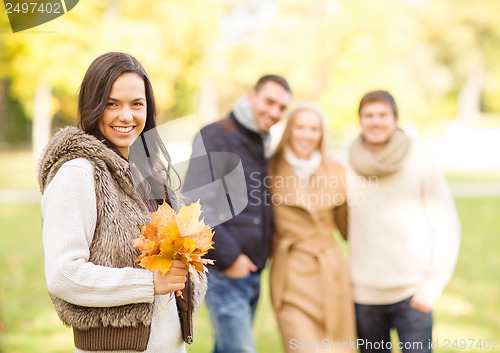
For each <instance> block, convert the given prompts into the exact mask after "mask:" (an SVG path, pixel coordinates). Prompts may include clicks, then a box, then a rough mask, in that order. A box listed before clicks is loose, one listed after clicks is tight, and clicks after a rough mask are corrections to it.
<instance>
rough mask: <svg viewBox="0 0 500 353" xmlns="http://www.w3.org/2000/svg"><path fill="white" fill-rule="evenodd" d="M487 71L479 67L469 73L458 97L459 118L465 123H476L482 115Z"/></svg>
mask: <svg viewBox="0 0 500 353" xmlns="http://www.w3.org/2000/svg"><path fill="white" fill-rule="evenodd" d="M484 76H485V70H484V68H483V66H481V65H478V66H476V67H474V68H472V70H470V71H469V74H468V76H467V79H466V80H465V82H464V84H463V86H462V88H461V89H460V94H459V96H458V118H459V119H460V120H461V121H463V122H474V121H476V120H477V119H478V118H479V115H480V113H481V107H480V104H481V94H482V92H483V84H484Z"/></svg>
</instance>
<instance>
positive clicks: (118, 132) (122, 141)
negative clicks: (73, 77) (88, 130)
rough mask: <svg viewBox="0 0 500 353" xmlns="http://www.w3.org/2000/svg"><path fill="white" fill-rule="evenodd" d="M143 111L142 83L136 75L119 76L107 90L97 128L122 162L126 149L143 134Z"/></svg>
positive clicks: (144, 112) (144, 99) (144, 98)
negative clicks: (107, 95) (106, 98)
mask: <svg viewBox="0 0 500 353" xmlns="http://www.w3.org/2000/svg"><path fill="white" fill-rule="evenodd" d="M146 108H147V103H146V90H145V86H144V80H143V79H142V78H141V77H140V76H139V75H138V74H136V73H125V74H123V75H121V76H119V77H118V78H117V79H116V81H115V83H114V84H113V87H112V88H111V91H110V93H109V97H108V102H107V104H106V108H105V109H104V113H103V114H102V116H101V117H100V118H99V121H98V123H97V127H98V129H99V131H100V132H101V134H102V135H103V136H104V137H105V138H106V139H108V140H109V141H110V142H111V143H112V144H113V145H114V146H115V147H116V149H117V150H118V151H119V152H120V153H121V154H123V156H125V157H126V158H128V150H129V147H130V146H131V145H132V143H133V142H134V141H135V139H136V138H137V137H139V135H140V134H141V132H142V130H144V126H145V124H146V118H147V112H146Z"/></svg>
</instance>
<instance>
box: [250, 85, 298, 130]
mask: <svg viewBox="0 0 500 353" xmlns="http://www.w3.org/2000/svg"><path fill="white" fill-rule="evenodd" d="M291 99H292V95H291V94H290V92H288V91H287V90H286V89H285V88H284V87H283V86H281V85H280V84H278V83H276V82H273V81H268V82H266V83H265V84H264V85H263V86H262V87H260V88H259V90H258V91H256V90H252V91H250V92H249V93H248V102H249V103H250V107H251V108H252V111H253V114H254V116H255V120H256V121H257V125H258V126H259V129H260V130H261V131H262V132H269V129H270V128H271V126H273V125H274V124H276V123H277V122H279V121H280V120H281V118H282V117H283V114H284V112H285V109H286V107H287V106H288V104H289V103H290V100H291Z"/></svg>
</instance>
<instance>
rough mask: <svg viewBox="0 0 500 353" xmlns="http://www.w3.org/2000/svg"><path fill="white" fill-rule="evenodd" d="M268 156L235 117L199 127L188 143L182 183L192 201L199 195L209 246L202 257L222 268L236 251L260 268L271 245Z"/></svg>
mask: <svg viewBox="0 0 500 353" xmlns="http://www.w3.org/2000/svg"><path fill="white" fill-rule="evenodd" d="M267 167H268V160H266V158H265V157H264V146H263V143H262V138H261V136H260V135H259V134H257V133H255V132H253V131H251V130H249V129H247V128H245V127H244V126H243V125H241V124H240V123H239V122H238V121H237V120H236V119H235V117H234V115H233V113H231V114H230V115H229V117H227V118H225V119H223V120H220V121H218V122H215V123H213V124H210V125H208V126H206V127H204V128H203V129H202V130H201V131H200V133H199V134H198V135H197V137H196V138H195V141H194V143H193V155H192V158H191V161H190V164H189V169H188V171H187V174H186V180H185V182H184V186H183V193H184V195H185V196H186V197H187V198H188V199H190V200H191V201H196V200H197V199H198V198H200V200H201V205H202V210H203V216H204V217H205V221H206V223H207V224H209V225H211V226H214V225H216V226H215V227H214V230H215V234H214V238H213V240H214V242H215V243H214V247H215V249H212V250H210V252H209V253H208V255H207V257H208V258H211V259H214V260H216V262H215V266H216V267H217V268H219V269H220V270H224V269H226V268H228V267H229V266H231V265H232V263H233V262H234V261H235V260H236V258H237V257H238V255H239V254H245V255H247V256H248V257H249V258H250V259H251V260H252V261H253V262H254V263H255V264H256V265H257V267H258V268H259V270H262V269H263V268H264V266H265V263H266V260H267V258H268V256H269V252H270V245H271V208H270V202H269V191H268V187H269V185H268V184H269V183H268V178H267Z"/></svg>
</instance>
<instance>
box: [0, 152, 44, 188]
mask: <svg viewBox="0 0 500 353" xmlns="http://www.w3.org/2000/svg"><path fill="white" fill-rule="evenodd" d="M0 161H1V162H2V173H0V188H5V189H38V183H37V180H36V166H37V162H36V161H35V159H34V158H33V156H32V154H31V151H30V150H12V151H9V150H0Z"/></svg>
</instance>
